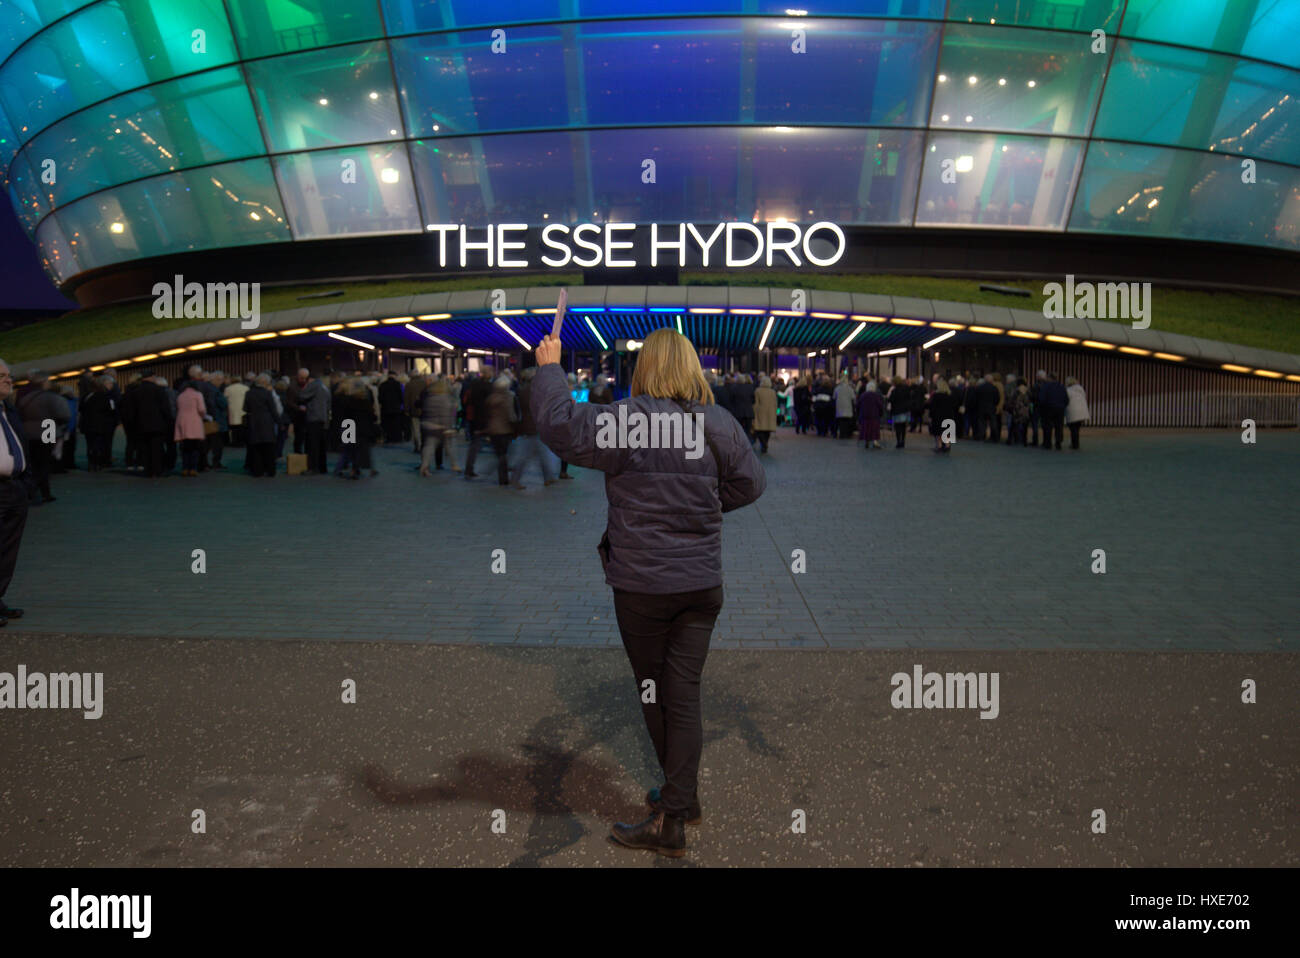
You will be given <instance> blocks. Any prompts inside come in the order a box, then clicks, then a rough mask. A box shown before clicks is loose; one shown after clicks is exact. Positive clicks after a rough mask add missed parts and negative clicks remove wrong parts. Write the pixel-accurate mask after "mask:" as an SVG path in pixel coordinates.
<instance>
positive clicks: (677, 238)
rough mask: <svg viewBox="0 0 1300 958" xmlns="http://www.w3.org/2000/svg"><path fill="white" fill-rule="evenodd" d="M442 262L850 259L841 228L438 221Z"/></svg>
mask: <svg viewBox="0 0 1300 958" xmlns="http://www.w3.org/2000/svg"><path fill="white" fill-rule="evenodd" d="M426 230H427V232H429V233H431V234H435V235H436V236H437V244H438V265H439V266H440V267H444V268H445V267H446V266H447V265H448V259H449V258H450V260H451V262H452V265H453V266H455V265H456V263H457V262H458V263H459V265H460V267H461V268H462V269H463V268H466V267H477V266H486V267H488V268H491V269H528V268H533V269H535V268H537V266H538V265H539V264H540V265H541V266H547V267H550V268H551V269H561V268H563V267H569V268H572V267H574V266H578V267H582V268H583V269H590V268H593V267H602V268H606V269H611V268H612V269H618V268H628V269H632V268H636V267H642V266H652V267H656V266H678V267H685V266H706V267H707V266H726V267H728V268H731V269H739V268H744V267H748V266H757V265H760V264H761V265H764V266H795V267H801V266H804V265H805V264H806V265H809V266H833V265H835V264H836V263H837V262H839V260H840V257H842V256H843V255H844V249H845V245H846V243H845V239H844V231H843V230H842V229H840V228H839V227H838V226H836V225H835V224H834V223H825V222H822V223H813V224H812V225H811V226H809V227H807V228H806V229H805V228H804V227H802V226H800V225H799V224H798V223H790V222H775V223H765V224H763V226H762V227H759V226H757V225H752V224H750V223H714V224H710V225H707V226H697V225H696V224H694V223H675V224H663V223H651V224H650V225H648V226H646V225H638V224H636V223H579V224H577V225H576V226H566V225H564V224H562V223H551V224H550V225H548V226H544V227H541V228H540V229H538V228H535V227H529V226H527V225H525V224H522V223H499V224H495V223H494V224H492V225H489V226H484V227H467V226H465V225H463V224H456V223H435V224H430V225H429V226H428V227H426Z"/></svg>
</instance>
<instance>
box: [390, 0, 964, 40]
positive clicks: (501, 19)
mask: <svg viewBox="0 0 1300 958" xmlns="http://www.w3.org/2000/svg"><path fill="white" fill-rule="evenodd" d="M382 2H383V6H384V16H385V18H386V19H387V22H388V30H389V33H390V34H399V33H417V32H420V31H425V30H455V29H458V28H461V27H470V26H485V27H500V26H503V25H506V24H511V23H528V22H530V21H541V20H558V19H572V18H583V17H637V16H645V17H652V16H676V15H695V16H700V15H704V14H741V13H747V14H765V15H769V16H779V17H782V18H789V20H790V21H791V22H795V21H798V20H800V19H802V18H803V17H809V16H810V17H837V16H845V17H848V16H855V17H892V18H904V19H906V18H913V17H922V18H927V19H937V18H941V17H943V11H944V5H945V3H944V0H808V2H803V0H800V2H799V3H797V4H796V3H791V2H789V0H382ZM796 9H797V10H798V11H799V14H797V15H795V14H791V13H790V11H791V10H796Z"/></svg>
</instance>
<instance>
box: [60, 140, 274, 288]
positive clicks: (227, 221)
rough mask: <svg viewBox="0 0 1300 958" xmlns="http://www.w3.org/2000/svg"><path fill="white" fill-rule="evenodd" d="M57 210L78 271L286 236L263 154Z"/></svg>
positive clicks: (157, 179)
mask: <svg viewBox="0 0 1300 958" xmlns="http://www.w3.org/2000/svg"><path fill="white" fill-rule="evenodd" d="M55 215H56V216H57V217H58V219H59V222H60V225H61V226H62V227H63V231H64V233H65V235H66V236H67V239H68V242H69V245H71V246H73V247H74V252H75V255H76V257H77V263H78V266H79V267H80V268H81V269H83V270H87V269H95V268H96V267H99V266H108V265H110V264H113V263H120V262H122V261H123V260H129V259H138V258H140V257H144V256H159V255H163V254H171V253H183V252H186V251H187V250H200V249H210V248H212V247H216V246H241V245H245V244H249V243H273V242H278V241H287V240H289V239H290V238H291V236H290V233H289V227H288V225H287V224H286V223H285V219H284V211H283V210H282V209H281V208H280V200H279V196H278V194H277V192H276V188H275V180H274V178H273V177H272V174H271V164H270V162H269V161H268V160H266V159H265V158H263V159H257V160H244V161H243V162H240V163H227V164H222V165H219V166H206V167H203V168H202V169H198V170H190V171H186V172H181V173H170V174H168V175H166V176H159V177H154V178H152V179H148V180H141V181H140V182H138V183H131V184H128V185H126V186H122V187H120V188H118V189H116V190H110V191H108V192H104V193H96V194H95V195H94V196H87V197H85V198H84V199H80V200H77V201H76V202H74V203H72V204H71V205H69V206H65V207H63V209H61V210H59V212H58V213H56V214H55Z"/></svg>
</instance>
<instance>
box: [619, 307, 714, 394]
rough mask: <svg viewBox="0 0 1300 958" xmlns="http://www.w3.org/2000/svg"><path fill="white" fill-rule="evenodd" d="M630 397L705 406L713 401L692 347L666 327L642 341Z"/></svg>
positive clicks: (696, 354) (684, 338)
mask: <svg viewBox="0 0 1300 958" xmlns="http://www.w3.org/2000/svg"><path fill="white" fill-rule="evenodd" d="M632 395H633V396H653V397H654V398H655V399H687V400H692V401H694V402H698V403H703V404H704V405H706V406H707V405H709V404H711V403H712V402H713V390H712V389H710V388H709V384H708V382H707V381H706V380H705V378H704V371H703V370H702V369H701V368H700V357H699V354H698V353H696V352H695V347H694V346H693V345H691V341H690V340H689V339H687V338H686V337H685V336H683V335H682V334H681V333H679V332H677V330H675V329H671V328H669V327H667V326H665V327H663V328H662V329H656V330H655V331H654V332H653V333H651V334H650V335H649V336H647V337H646V338H645V343H644V345H642V347H641V349H640V356H639V357H638V359H637V361H636V371H635V372H633V373H632Z"/></svg>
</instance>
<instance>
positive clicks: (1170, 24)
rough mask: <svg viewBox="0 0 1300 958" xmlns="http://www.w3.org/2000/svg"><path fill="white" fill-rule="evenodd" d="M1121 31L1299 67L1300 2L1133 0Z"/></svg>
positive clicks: (1126, 12)
mask: <svg viewBox="0 0 1300 958" xmlns="http://www.w3.org/2000/svg"><path fill="white" fill-rule="evenodd" d="M1120 31H1121V32H1122V33H1123V34H1124V36H1126V37H1136V38H1138V39H1142V40H1157V41H1163V42H1165V43H1178V44H1182V45H1183V46H1189V47H1201V48H1202V49H1206V50H1218V51H1219V52H1221V53H1239V54H1242V55H1243V56H1248V57H1254V58H1256V59H1259V60H1269V61H1271V62H1273V63H1281V64H1284V65H1286V66H1290V67H1300V39H1298V38H1300V3H1296V2H1294V0H1176V2H1175V0H1129V2H1128V9H1127V10H1126V11H1125V13H1124V23H1123V25H1122V26H1121V27H1120Z"/></svg>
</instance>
